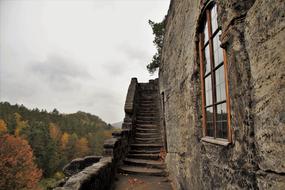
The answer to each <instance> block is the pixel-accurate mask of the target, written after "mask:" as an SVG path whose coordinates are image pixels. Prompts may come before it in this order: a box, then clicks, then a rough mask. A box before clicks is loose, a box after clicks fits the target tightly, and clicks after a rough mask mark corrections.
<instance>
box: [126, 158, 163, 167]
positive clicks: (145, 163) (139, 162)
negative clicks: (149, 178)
mask: <svg viewBox="0 0 285 190" xmlns="http://www.w3.org/2000/svg"><path fill="white" fill-rule="evenodd" d="M124 163H125V164H126V165H129V166H142V167H147V168H159V169H164V168H165V164H164V163H163V161H161V160H145V159H133V158H126V159H125V160H124Z"/></svg>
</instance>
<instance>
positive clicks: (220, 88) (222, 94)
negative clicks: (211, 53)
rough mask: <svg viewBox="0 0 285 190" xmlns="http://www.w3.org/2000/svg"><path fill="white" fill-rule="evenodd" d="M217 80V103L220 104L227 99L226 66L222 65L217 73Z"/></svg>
mask: <svg viewBox="0 0 285 190" xmlns="http://www.w3.org/2000/svg"><path fill="white" fill-rule="evenodd" d="M215 78H216V93H217V94H216V95H217V102H220V101H223V100H225V99H226V88H225V73H224V65H222V66H221V67H219V68H218V69H217V70H216V71H215Z"/></svg>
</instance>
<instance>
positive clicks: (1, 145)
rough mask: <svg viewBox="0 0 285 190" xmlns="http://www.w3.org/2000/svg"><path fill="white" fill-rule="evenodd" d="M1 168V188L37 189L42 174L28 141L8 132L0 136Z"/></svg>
mask: <svg viewBox="0 0 285 190" xmlns="http://www.w3.org/2000/svg"><path fill="white" fill-rule="evenodd" d="M0 168H1V169H0V176H1V177H0V189H35V188H36V187H37V183H38V181H39V180H40V178H41V175H42V173H41V170H40V169H38V168H37V166H36V165H35V163H34V157H33V152H32V149H31V147H30V146H29V144H28V142H27V141H26V140H23V139H21V138H20V137H14V136H12V135H8V134H5V135H2V136H0Z"/></svg>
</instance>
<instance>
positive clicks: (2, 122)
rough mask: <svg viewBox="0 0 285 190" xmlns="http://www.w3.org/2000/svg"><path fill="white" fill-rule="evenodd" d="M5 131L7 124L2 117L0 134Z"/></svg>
mask: <svg viewBox="0 0 285 190" xmlns="http://www.w3.org/2000/svg"><path fill="white" fill-rule="evenodd" d="M6 132H7V124H6V122H5V121H4V120H3V119H0V135H1V134H5V133H6Z"/></svg>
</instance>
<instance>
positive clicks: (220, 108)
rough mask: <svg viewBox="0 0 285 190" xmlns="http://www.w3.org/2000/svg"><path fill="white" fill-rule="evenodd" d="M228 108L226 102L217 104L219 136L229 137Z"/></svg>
mask: <svg viewBox="0 0 285 190" xmlns="http://www.w3.org/2000/svg"><path fill="white" fill-rule="evenodd" d="M227 125H228V123H227V108H226V103H223V104H218V105H217V123H216V129H217V133H216V135H217V138H227Z"/></svg>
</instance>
